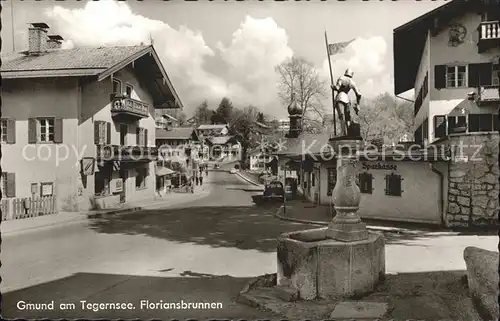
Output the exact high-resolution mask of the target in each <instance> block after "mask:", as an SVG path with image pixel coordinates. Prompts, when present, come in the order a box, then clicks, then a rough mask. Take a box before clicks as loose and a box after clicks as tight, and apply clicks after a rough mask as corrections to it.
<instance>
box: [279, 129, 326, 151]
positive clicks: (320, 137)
mask: <svg viewBox="0 0 500 321" xmlns="http://www.w3.org/2000/svg"><path fill="white" fill-rule="evenodd" d="M329 141H330V133H322V134H309V133H302V134H301V135H300V136H299V137H297V138H287V139H286V141H285V143H284V144H283V145H282V146H281V147H280V148H279V149H278V151H277V152H276V153H275V154H276V155H278V156H303V155H305V154H310V155H319V154H321V153H322V152H325V151H328V149H327V147H326V146H328V143H329Z"/></svg>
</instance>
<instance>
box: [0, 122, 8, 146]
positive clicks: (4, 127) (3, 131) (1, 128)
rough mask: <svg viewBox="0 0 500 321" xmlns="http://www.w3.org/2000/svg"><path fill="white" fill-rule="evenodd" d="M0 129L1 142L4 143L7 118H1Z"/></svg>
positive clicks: (5, 140)
mask: <svg viewBox="0 0 500 321" xmlns="http://www.w3.org/2000/svg"><path fill="white" fill-rule="evenodd" d="M0 130H1V133H2V134H1V135H2V137H1V142H2V143H6V142H7V119H2V120H0Z"/></svg>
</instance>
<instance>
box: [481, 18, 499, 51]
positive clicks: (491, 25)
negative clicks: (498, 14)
mask: <svg viewBox="0 0 500 321" xmlns="http://www.w3.org/2000/svg"><path fill="white" fill-rule="evenodd" d="M478 31H479V41H478V43H477V45H478V51H479V53H483V52H485V51H486V50H489V49H491V48H494V47H497V46H498V44H499V43H500V22H498V21H483V22H481V23H480V24H479V27H478Z"/></svg>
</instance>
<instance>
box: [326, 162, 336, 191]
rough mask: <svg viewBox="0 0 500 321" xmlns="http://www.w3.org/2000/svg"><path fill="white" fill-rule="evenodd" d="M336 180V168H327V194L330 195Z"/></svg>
mask: <svg viewBox="0 0 500 321" xmlns="http://www.w3.org/2000/svg"><path fill="white" fill-rule="evenodd" d="M336 182H337V170H336V169H335V168H334V167H332V168H328V193H327V195H328V196H331V195H332V192H333V189H334V188H335V183H336Z"/></svg>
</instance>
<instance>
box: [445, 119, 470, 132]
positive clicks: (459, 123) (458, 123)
mask: <svg viewBox="0 0 500 321" xmlns="http://www.w3.org/2000/svg"><path fill="white" fill-rule="evenodd" d="M466 129H467V117H466V116H449V117H448V134H453V133H462V132H465V131H466Z"/></svg>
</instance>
